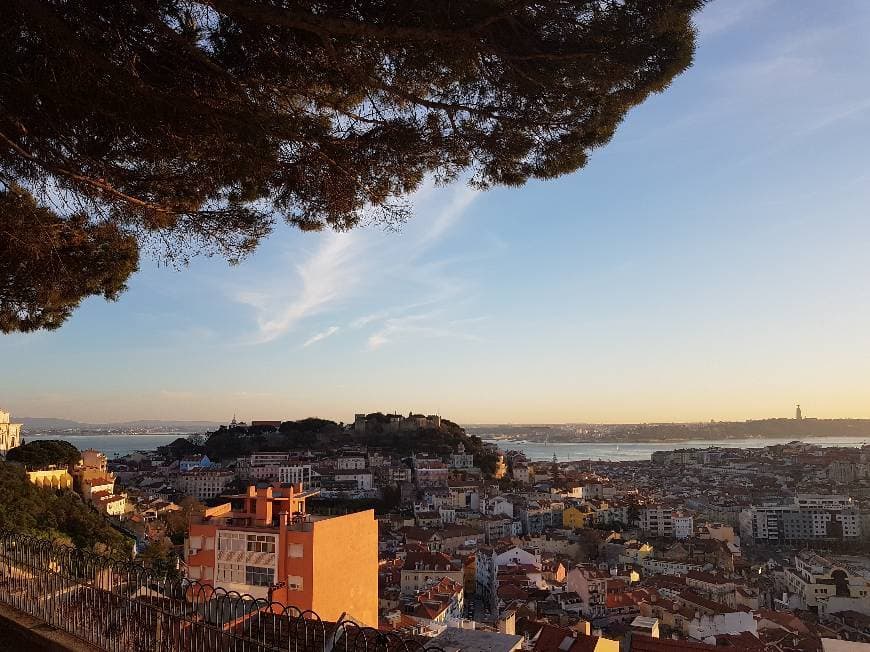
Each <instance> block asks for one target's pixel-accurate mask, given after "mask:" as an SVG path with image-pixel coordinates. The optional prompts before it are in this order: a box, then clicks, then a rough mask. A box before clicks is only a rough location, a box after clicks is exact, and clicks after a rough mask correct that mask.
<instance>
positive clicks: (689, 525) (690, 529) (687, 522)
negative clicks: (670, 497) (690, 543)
mask: <svg viewBox="0 0 870 652" xmlns="http://www.w3.org/2000/svg"><path fill="white" fill-rule="evenodd" d="M672 521H673V526H674V527H673V530H674V538H675V539H688V538H689V537H691V536H692V535H693V534H694V532H695V519H694V517H693V516H692V515H691V514H674V515H673V518H672Z"/></svg>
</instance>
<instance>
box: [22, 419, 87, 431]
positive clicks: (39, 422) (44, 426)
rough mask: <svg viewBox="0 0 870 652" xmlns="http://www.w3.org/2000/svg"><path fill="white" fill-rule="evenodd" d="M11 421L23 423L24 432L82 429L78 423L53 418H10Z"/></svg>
mask: <svg viewBox="0 0 870 652" xmlns="http://www.w3.org/2000/svg"><path fill="white" fill-rule="evenodd" d="M12 421H14V422H16V423H23V424H24V428H25V429H26V430H74V429H75V430H77V429H79V428H81V427H82V424H81V423H79V422H78V421H71V420H70V419H56V418H53V417H12Z"/></svg>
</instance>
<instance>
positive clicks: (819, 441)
mask: <svg viewBox="0 0 870 652" xmlns="http://www.w3.org/2000/svg"><path fill="white" fill-rule="evenodd" d="M486 441H491V442H492V443H495V444H497V445H498V447H499V448H500V449H501V450H505V451H507V450H515V451H522V452H523V453H525V454H526V456H527V457H528V458H529V459H530V460H532V461H541V460H552V459H553V454H554V453H555V455H556V459H557V460H559V461H560V462H569V461H572V460H603V461H607V462H622V461H629V460H648V459H649V458H650V454H651V453H653V452H655V451H672V450H675V449H677V448H709V447H710V446H719V447H721V448H764V447H765V446H774V445H776V444H785V443H787V442H788V441H789V440H788V439H784V438H779V439H767V438H764V437H755V438H750V439H726V440H724V441H710V440H707V439H704V440H690V441H669V442H621V443H619V444H613V443H578V444H562V443H559V444H542V443H537V442H530V441H526V440H519V441H504V440H502V441H494V440H486ZM801 441H804V442H806V443H808V444H815V445H816V446H849V447H855V448H857V447H860V446H863V445H864V444H865V443H870V439H867V438H863V437H804V438H803V439H801Z"/></svg>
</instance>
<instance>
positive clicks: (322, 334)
mask: <svg viewBox="0 0 870 652" xmlns="http://www.w3.org/2000/svg"><path fill="white" fill-rule="evenodd" d="M339 330H341V329H340V328H339V327H338V326H330V327H329V328H327V329H326V330H325V331H320V332H319V333H317V334H316V335H312V336H311V337H309V338H308V339H307V340H305V344H303V345H302V346H303V347H305V346H311V345H312V344H314V343H315V342H319V341H320V340H325V339H326V338H327V337H332V336H333V335H335V334H336V333H337V332H338V331H339Z"/></svg>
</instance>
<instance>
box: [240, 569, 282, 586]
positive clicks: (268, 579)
mask: <svg viewBox="0 0 870 652" xmlns="http://www.w3.org/2000/svg"><path fill="white" fill-rule="evenodd" d="M274 580H275V571H274V570H273V569H271V568H264V567H262V566H245V584H250V585H252V586H271V585H272V584H274V583H275V581H274Z"/></svg>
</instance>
